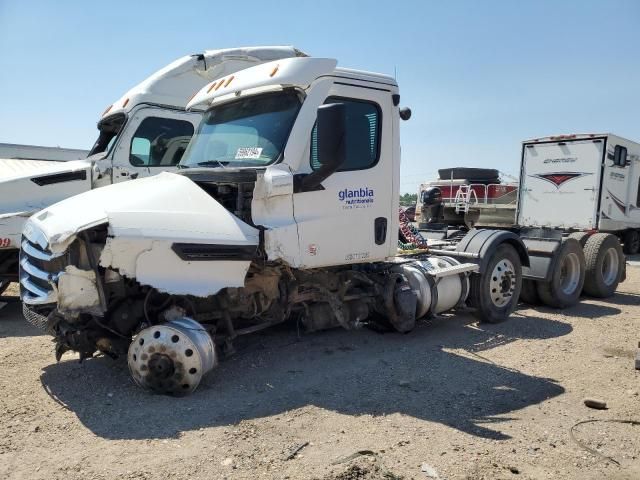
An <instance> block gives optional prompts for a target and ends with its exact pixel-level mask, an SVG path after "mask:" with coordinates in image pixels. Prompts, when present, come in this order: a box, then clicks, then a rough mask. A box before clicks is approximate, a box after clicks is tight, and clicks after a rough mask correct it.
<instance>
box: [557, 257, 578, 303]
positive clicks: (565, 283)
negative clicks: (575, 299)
mask: <svg viewBox="0 0 640 480" xmlns="http://www.w3.org/2000/svg"><path fill="white" fill-rule="evenodd" d="M578 283H580V261H579V260H578V255H576V254H575V253H570V254H568V255H567V256H566V257H564V259H563V260H562V265H561V266H560V290H561V291H562V293H564V294H565V295H571V294H573V293H574V292H575V291H576V289H577V288H578Z"/></svg>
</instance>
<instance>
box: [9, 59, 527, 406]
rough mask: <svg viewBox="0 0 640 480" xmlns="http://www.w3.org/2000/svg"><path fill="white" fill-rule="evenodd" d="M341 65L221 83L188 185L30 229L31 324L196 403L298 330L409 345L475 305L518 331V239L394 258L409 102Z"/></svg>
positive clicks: (290, 66)
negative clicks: (240, 363)
mask: <svg viewBox="0 0 640 480" xmlns="http://www.w3.org/2000/svg"><path fill="white" fill-rule="evenodd" d="M336 64H337V62H336V60H333V59H324V58H309V57H306V58H289V59H281V60H276V61H273V62H268V63H264V64H262V65H258V66H255V67H251V68H248V69H246V70H242V71H239V72H235V73H233V74H229V75H226V76H223V77H221V78H220V79H217V80H215V81H213V82H211V83H209V84H208V85H206V86H204V87H203V88H202V89H201V90H200V91H199V92H198V93H197V94H196V95H195V96H194V97H193V99H192V100H191V101H190V102H189V104H188V106H187V108H188V109H203V110H205V113H204V115H203V118H202V121H201V123H200V125H199V127H198V129H197V131H196V133H195V135H194V136H193V138H192V140H191V141H190V143H189V146H188V147H187V150H186V152H185V154H184V156H183V158H182V161H181V163H180V165H179V167H180V168H179V171H178V172H177V173H162V174H160V175H157V176H154V177H149V178H145V179H140V180H135V181H132V182H126V183H121V184H117V185H112V186H109V187H105V188H102V189H99V190H95V191H91V192H87V193H85V194H81V195H78V196H76V197H74V198H71V199H68V200H66V201H63V202H60V203H58V204H56V205H53V206H51V207H49V208H47V209H45V210H43V211H42V212H39V213H38V214H36V215H34V216H33V217H32V218H31V219H30V220H29V222H28V224H27V225H26V227H25V230H24V240H23V247H22V252H21V259H20V268H21V296H22V299H23V302H24V305H25V316H26V317H27V319H29V320H30V321H32V322H33V323H36V324H39V325H41V326H43V327H45V328H47V329H48V331H49V332H50V333H51V334H52V335H53V336H55V340H56V354H57V357H58V358H60V356H61V355H62V354H63V353H64V352H65V351H68V350H73V351H77V352H79V353H80V357H81V358H85V357H90V356H92V355H94V354H95V353H96V352H101V353H103V354H107V355H110V356H117V355H122V354H127V355H128V362H129V368H130V370H131V373H132V376H133V378H134V379H135V381H136V382H137V383H138V384H140V385H141V386H143V387H146V388H150V389H153V390H156V391H160V392H166V393H173V394H183V393H188V392H191V391H193V390H194V389H195V388H196V387H197V385H198V383H199V382H200V380H201V378H202V376H203V375H204V374H206V373H207V371H209V370H210V369H212V368H213V367H214V366H215V365H216V363H217V359H218V356H219V354H229V353H231V352H232V351H233V340H234V338H236V337H237V336H239V335H243V334H248V333H251V332H255V331H258V330H261V329H263V328H267V327H269V326H272V325H275V324H277V323H280V322H283V321H286V320H287V319H295V320H297V321H298V322H299V323H300V324H301V325H302V326H303V327H304V329H305V330H306V331H317V330H323V329H327V328H333V327H338V326H342V327H344V328H346V329H353V328H357V327H359V326H361V325H364V324H366V323H383V324H385V325H387V326H388V327H390V328H393V329H395V330H397V331H400V332H408V331H410V330H411V329H412V328H413V327H414V326H415V324H416V321H417V320H418V319H420V318H422V317H425V316H429V315H435V314H440V313H442V312H446V311H449V310H452V309H455V308H462V307H465V306H471V307H473V309H474V311H475V312H476V314H477V315H478V316H479V317H480V318H481V319H482V320H485V321H490V322H497V321H501V320H504V319H506V318H507V317H508V316H509V315H510V313H511V312H512V311H513V309H514V308H515V305H516V302H517V299H518V295H519V291H520V285H521V268H522V265H528V257H527V254H526V250H525V248H524V246H523V244H522V242H521V241H520V240H519V238H518V237H517V236H516V235H514V234H512V233H511V232H505V231H493V230H482V231H471V232H470V233H469V234H468V235H466V236H465V237H463V238H461V239H458V240H448V241H444V242H440V243H439V244H438V245H437V249H436V248H431V249H430V250H429V249H427V250H420V251H414V252H409V253H405V254H403V255H399V254H398V248H397V247H398V228H399V221H398V200H399V195H398V194H399V175H400V144H399V117H400V114H401V112H400V110H399V107H398V105H399V101H400V97H399V92H398V86H397V84H396V82H395V80H394V79H393V78H392V77H389V76H386V75H379V74H374V73H369V72H361V71H355V70H347V69H342V68H336ZM402 116H403V117H404V118H407V117H408V112H407V111H404V112H402Z"/></svg>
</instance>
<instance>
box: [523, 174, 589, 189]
mask: <svg viewBox="0 0 640 480" xmlns="http://www.w3.org/2000/svg"><path fill="white" fill-rule="evenodd" d="M586 175H593V173H588V172H556V173H543V174H536V175H529V176H530V177H533V178H539V179H540V180H544V181H545V182H549V183H551V184H553V185H555V186H556V188H558V189H559V188H560V186H561V185H562V184H564V183H566V182H568V181H570V180H575V179H576V178H580V177H584V176H586Z"/></svg>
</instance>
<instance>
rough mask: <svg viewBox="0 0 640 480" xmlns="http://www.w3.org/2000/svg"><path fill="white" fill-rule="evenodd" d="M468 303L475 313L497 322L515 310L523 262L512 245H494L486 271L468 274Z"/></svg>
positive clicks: (479, 317) (482, 320) (520, 284)
mask: <svg viewBox="0 0 640 480" xmlns="http://www.w3.org/2000/svg"><path fill="white" fill-rule="evenodd" d="M470 284H471V285H470V290H469V303H470V305H471V306H472V307H474V308H475V311H474V315H475V316H476V317H477V318H478V319H479V320H480V321H481V322H487V323H499V322H503V321H505V320H506V319H507V318H509V315H511V313H512V312H513V311H514V310H515V308H516V306H517V304H518V298H519V297H520V290H521V288H522V264H521V262H520V256H519V255H518V252H516V250H515V248H513V247H512V246H511V245H509V244H506V243H503V244H501V245H499V246H498V248H496V250H495V252H494V254H493V256H492V257H491V259H490V260H489V262H488V263H487V267H486V268H485V271H484V272H482V273H480V274H475V275H472V276H471V280H470Z"/></svg>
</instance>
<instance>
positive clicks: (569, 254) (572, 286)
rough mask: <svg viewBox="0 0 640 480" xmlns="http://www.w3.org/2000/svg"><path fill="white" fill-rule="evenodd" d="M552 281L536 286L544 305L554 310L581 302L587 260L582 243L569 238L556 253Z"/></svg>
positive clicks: (539, 283)
mask: <svg viewBox="0 0 640 480" xmlns="http://www.w3.org/2000/svg"><path fill="white" fill-rule="evenodd" d="M556 255H557V258H556V261H555V262H554V265H553V271H552V272H551V280H550V281H548V282H538V284H537V285H536V287H537V289H538V295H539V296H540V300H542V303H544V304H545V305H547V306H549V307H553V308H567V307H571V306H573V305H575V304H576V303H578V302H579V301H580V294H581V293H582V287H583V286H584V278H585V271H586V265H585V258H584V252H583V251H582V247H581V246H580V242H579V241H578V240H576V239H575V238H567V239H566V240H565V241H563V242H562V245H561V246H560V248H559V249H558V253H556Z"/></svg>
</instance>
